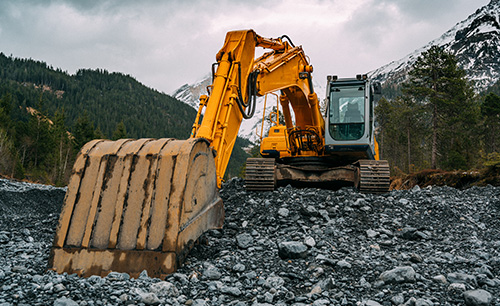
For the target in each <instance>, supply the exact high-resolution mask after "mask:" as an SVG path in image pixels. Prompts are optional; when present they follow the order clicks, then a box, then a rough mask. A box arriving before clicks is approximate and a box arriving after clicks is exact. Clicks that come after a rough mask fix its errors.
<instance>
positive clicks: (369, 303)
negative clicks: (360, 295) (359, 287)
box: [361, 300, 382, 306]
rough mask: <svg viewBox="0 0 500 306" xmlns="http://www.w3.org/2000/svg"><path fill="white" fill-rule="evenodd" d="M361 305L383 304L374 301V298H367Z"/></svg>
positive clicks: (376, 305)
mask: <svg viewBox="0 0 500 306" xmlns="http://www.w3.org/2000/svg"><path fill="white" fill-rule="evenodd" d="M361 305H365V306H382V304H380V303H379V302H376V301H373V300H367V301H364V302H362V303H361Z"/></svg>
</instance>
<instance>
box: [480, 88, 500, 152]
mask: <svg viewBox="0 0 500 306" xmlns="http://www.w3.org/2000/svg"><path fill="white" fill-rule="evenodd" d="M481 115H482V118H483V120H482V123H483V124H482V125H481V126H482V135H483V141H484V151H485V152H486V153H491V152H498V151H500V137H499V135H500V96H498V95H496V94H494V93H489V94H488V95H486V96H485V97H484V98H483V101H482V103H481Z"/></svg>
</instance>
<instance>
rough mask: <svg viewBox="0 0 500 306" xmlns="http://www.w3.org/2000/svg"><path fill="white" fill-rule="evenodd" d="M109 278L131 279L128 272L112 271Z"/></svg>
mask: <svg viewBox="0 0 500 306" xmlns="http://www.w3.org/2000/svg"><path fill="white" fill-rule="evenodd" d="M106 278H107V279H109V280H115V281H124V280H129V279H130V275H128V274H127V273H120V272H110V273H109V274H108V275H107V276H106Z"/></svg>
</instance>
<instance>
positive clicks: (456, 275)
mask: <svg viewBox="0 0 500 306" xmlns="http://www.w3.org/2000/svg"><path fill="white" fill-rule="evenodd" d="M446 278H447V279H448V281H449V282H450V283H463V284H473V285H476V284H477V279H476V277H475V276H474V275H471V274H466V273H460V272H453V273H448V275H446Z"/></svg>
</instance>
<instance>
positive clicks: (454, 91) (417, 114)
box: [375, 46, 500, 174]
mask: <svg viewBox="0 0 500 306" xmlns="http://www.w3.org/2000/svg"><path fill="white" fill-rule="evenodd" d="M498 84H499V83H497V84H496V85H495V86H493V87H492V88H490V90H489V91H487V92H485V93H481V94H477V93H475V92H474V89H473V84H472V83H471V82H470V81H469V80H468V79H467V76H466V73H465V71H464V70H463V69H461V68H460V67H458V65H457V60H456V58H455V57H454V56H453V55H452V54H451V53H449V52H446V51H445V50H444V49H442V48H440V47H438V46H433V47H431V48H430V49H429V50H427V51H425V52H423V53H422V54H421V56H420V57H419V58H418V59H417V61H416V62H415V63H414V64H413V66H412V67H411V70H410V71H409V75H408V79H407V80H406V81H405V82H404V83H403V84H401V86H399V87H398V88H395V87H394V86H391V88H390V89H389V91H390V93H398V94H397V95H396V96H395V97H394V98H392V99H386V98H382V99H380V100H379V102H378V105H377V107H376V109H375V112H376V115H377V120H378V128H377V139H378V141H379V144H380V148H381V158H383V159H387V160H389V162H390V164H391V166H392V169H393V174H397V172H404V173H411V172H415V171H418V170H422V169H427V168H431V169H437V168H439V169H443V170H469V169H477V168H481V167H482V166H483V165H484V164H485V162H488V161H491V159H496V158H498V157H499V155H498V153H499V152H500V97H499V95H498V94H499V90H498V89H499V88H500V86H499V85H498ZM499 162H500V159H499Z"/></svg>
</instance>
